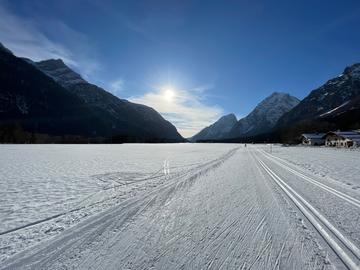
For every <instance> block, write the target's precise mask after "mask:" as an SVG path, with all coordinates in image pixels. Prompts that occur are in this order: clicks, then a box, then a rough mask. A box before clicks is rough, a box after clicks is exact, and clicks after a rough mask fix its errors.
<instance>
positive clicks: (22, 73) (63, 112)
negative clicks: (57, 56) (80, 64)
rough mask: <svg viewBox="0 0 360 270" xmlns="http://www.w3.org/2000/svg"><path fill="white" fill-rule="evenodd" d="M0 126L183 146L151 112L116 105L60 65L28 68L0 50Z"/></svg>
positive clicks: (26, 62)
mask: <svg viewBox="0 0 360 270" xmlns="http://www.w3.org/2000/svg"><path fill="white" fill-rule="evenodd" d="M0 71H1V74H0V86H1V87H0V124H3V125H4V124H14V123H17V124H18V125H20V126H21V128H23V129H24V130H26V131H28V132H36V133H46V134H50V135H56V136H64V135H68V134H71V135H79V136H85V137H104V138H109V137H115V139H116V140H117V141H138V142H143V141H149V142H152V141H155V142H157V141H166V142H169V141H183V138H182V137H181V135H180V134H179V133H178V132H177V130H176V128H175V127H174V126H173V125H172V124H171V123H170V122H168V121H166V120H165V119H164V118H163V117H162V116H161V115H160V114H159V113H157V112H156V111H155V110H154V109H152V108H150V107H147V106H145V105H140V104H134V103H131V102H129V101H127V100H122V99H119V98H117V97H115V96H113V95H111V94H110V93H108V92H106V91H105V90H104V89H102V88H99V87H97V86H96V85H93V84H90V83H88V82H87V81H85V80H84V79H83V78H81V76H80V75H79V74H77V73H75V72H74V71H72V70H71V69H70V68H69V67H67V66H66V65H65V64H64V63H63V62H62V61H61V60H47V61H42V62H38V63H35V62H32V61H31V60H29V59H22V58H18V57H16V56H14V55H13V54H11V53H10V52H9V50H7V49H6V48H5V47H4V46H0Z"/></svg>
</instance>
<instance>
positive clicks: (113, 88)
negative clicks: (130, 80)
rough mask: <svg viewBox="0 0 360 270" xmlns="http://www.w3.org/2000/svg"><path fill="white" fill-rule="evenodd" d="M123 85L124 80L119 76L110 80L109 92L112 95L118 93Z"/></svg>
mask: <svg viewBox="0 0 360 270" xmlns="http://www.w3.org/2000/svg"><path fill="white" fill-rule="evenodd" d="M123 87H124V80H123V79H121V78H119V79H117V80H115V81H112V82H110V85H109V89H110V92H111V93H113V94H114V95H117V94H119V93H120V92H121V91H122V90H123Z"/></svg>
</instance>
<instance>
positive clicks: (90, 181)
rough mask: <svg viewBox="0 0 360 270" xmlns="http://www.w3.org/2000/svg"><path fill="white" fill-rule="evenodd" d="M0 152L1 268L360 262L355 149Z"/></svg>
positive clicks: (359, 165)
mask: <svg viewBox="0 0 360 270" xmlns="http://www.w3.org/2000/svg"><path fill="white" fill-rule="evenodd" d="M0 153H1V155H0V269H332V268H333V267H337V268H339V269H347V268H349V269H357V267H358V264H359V260H360V250H359V247H360V177H359V175H360V151H359V150H347V149H328V148H320V147H319V148H312V147H282V146H277V145H275V146H272V149H271V151H270V146H268V145H248V146H247V147H245V146H244V145H237V144H160V145H158V144H154V145H151V144H149V145H147V144H133V145H131V144H129V145H126V144H125V145H0ZM329 224H330V225H329ZM319 226H320V227H319ZM319 228H323V229H319ZM334 228H335V229H334ZM339 234H340V236H339ZM351 267H355V268H351Z"/></svg>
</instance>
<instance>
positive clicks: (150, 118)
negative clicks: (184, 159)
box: [35, 59, 183, 141]
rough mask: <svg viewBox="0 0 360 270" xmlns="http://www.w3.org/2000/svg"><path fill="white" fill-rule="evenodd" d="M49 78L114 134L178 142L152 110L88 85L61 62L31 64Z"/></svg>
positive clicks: (158, 115)
mask: <svg viewBox="0 0 360 270" xmlns="http://www.w3.org/2000/svg"><path fill="white" fill-rule="evenodd" d="M35 66H36V67H38V68H39V69H40V70H42V71H43V72H44V73H45V74H47V75H48V76H49V77H51V78H53V79H54V80H55V81H56V82H58V83H59V84H60V85H62V86H63V87H65V88H66V89H68V90H69V91H70V92H71V93H73V94H75V95H76V96H78V97H79V98H80V99H82V100H83V101H84V102H85V103H86V104H87V105H88V106H90V107H91V108H92V109H93V110H94V111H95V112H96V114H97V115H99V117H101V118H102V119H104V120H105V119H106V121H108V122H109V123H111V125H112V127H113V129H114V133H117V134H129V133H130V134H133V135H137V136H143V137H146V138H163V139H166V140H174V141H181V140H183V138H182V137H181V135H180V134H179V133H178V132H177V130H176V128H175V127H174V126H173V125H172V124H171V123H170V122H168V121H166V120H165V119H164V118H163V117H162V116H161V115H160V114H159V113H158V112H156V111H155V110H154V109H152V108H150V107H148V106H145V105H141V104H135V103H131V102H129V101H127V100H124V99H119V98H118V97H116V96H114V95H112V94H110V93H109V92H107V91H105V90H104V89H102V88H100V87H98V86H96V85H94V84H91V83H88V82H87V81H85V80H84V79H83V78H82V77H81V76H80V75H79V74H77V73H76V72H74V71H73V70H71V69H70V68H69V67H68V66H66V65H65V64H64V62H63V61H62V60H60V59H59V60H54V59H51V60H46V61H41V62H37V63H35Z"/></svg>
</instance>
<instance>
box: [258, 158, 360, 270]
mask: <svg viewBox="0 0 360 270" xmlns="http://www.w3.org/2000/svg"><path fill="white" fill-rule="evenodd" d="M266 156H267V155H266ZM267 157H268V156H267ZM257 160H258V162H259V163H260V165H261V166H262V167H263V169H264V170H265V171H266V172H267V173H268V174H269V175H270V176H271V178H272V179H273V180H274V182H275V183H276V184H277V185H278V186H279V187H280V188H281V189H282V190H283V191H284V192H285V193H286V194H287V196H288V197H289V198H290V199H291V200H292V201H293V203H294V204H295V205H296V206H297V207H298V209H299V210H300V211H301V213H302V214H304V216H306V218H307V220H308V221H309V222H310V223H311V224H312V225H313V226H314V228H316V230H317V231H318V232H319V234H320V235H321V236H322V237H323V239H324V240H325V241H326V242H327V244H328V245H329V246H330V248H331V249H332V250H333V251H334V252H335V253H336V256H337V257H338V258H339V259H340V260H341V261H342V262H343V263H344V265H345V267H347V268H348V269H351V270H357V269H359V267H360V250H359V248H358V247H357V246H356V245H354V243H352V242H351V240H349V239H348V238H346V237H345V236H344V235H343V234H342V233H341V232H340V231H339V230H338V229H337V228H336V227H335V226H334V225H333V224H332V223H331V222H329V220H328V219H326V218H325V217H324V215H322V214H321V213H320V212H319V211H318V210H317V209H315V208H314V207H313V206H312V205H311V204H309V202H307V201H306V200H305V199H304V197H303V196H301V195H300V194H299V193H297V192H296V191H295V190H294V189H293V188H292V187H290V186H289V185H288V184H286V183H285V182H284V180H283V179H281V178H280V177H279V176H278V175H277V174H276V173H275V172H274V171H273V170H272V169H270V168H269V167H268V166H267V165H266V164H265V163H264V162H263V161H262V160H261V159H259V158H257ZM287 169H288V170H289V171H290V169H289V168H287ZM325 190H327V189H325ZM327 191H329V190H327ZM340 198H343V199H345V197H340Z"/></svg>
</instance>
